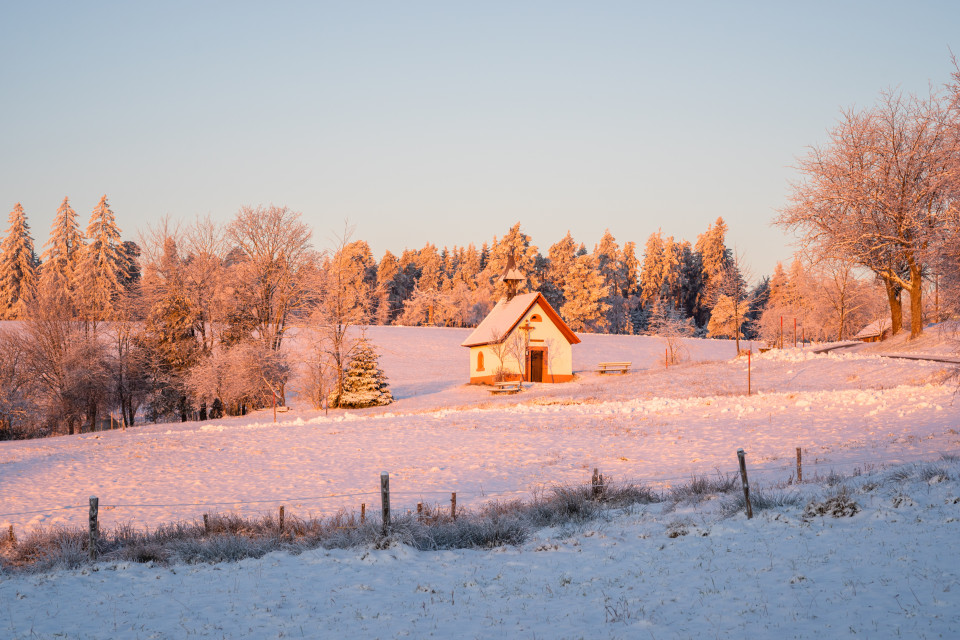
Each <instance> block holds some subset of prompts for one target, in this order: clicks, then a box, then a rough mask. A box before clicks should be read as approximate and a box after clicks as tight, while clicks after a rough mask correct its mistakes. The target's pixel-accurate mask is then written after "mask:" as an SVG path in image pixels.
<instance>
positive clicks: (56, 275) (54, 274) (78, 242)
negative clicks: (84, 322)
mask: <svg viewBox="0 0 960 640" xmlns="http://www.w3.org/2000/svg"><path fill="white" fill-rule="evenodd" d="M44 246H45V247H46V249H45V250H44V252H43V255H42V256H41V258H42V259H43V269H42V272H41V275H40V277H41V278H43V279H44V280H49V281H51V282H53V283H55V284H56V287H57V288H58V289H60V290H61V291H62V293H63V294H64V295H68V294H69V292H70V291H71V290H72V289H73V288H74V284H73V282H74V278H75V277H76V273H77V263H78V260H79V258H80V252H81V250H82V249H83V235H82V234H81V233H80V225H79V224H78V223H77V212H76V211H74V210H73V207H71V206H70V200H69V199H68V198H64V199H63V202H62V203H61V204H60V208H59V209H57V215H56V217H55V218H54V220H53V224H52V225H51V228H50V239H49V240H47V243H46V244H45V245H44Z"/></svg>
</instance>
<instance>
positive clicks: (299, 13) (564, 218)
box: [0, 0, 960, 276]
mask: <svg viewBox="0 0 960 640" xmlns="http://www.w3.org/2000/svg"><path fill="white" fill-rule="evenodd" d="M0 25H2V27H3V28H2V36H0V88H2V99H0V213H2V214H4V217H3V219H2V222H0V224H2V230H0V234H2V233H5V232H6V218H5V214H6V213H8V212H9V211H10V210H11V209H12V208H13V206H14V204H15V203H16V202H18V201H19V202H21V203H23V206H24V208H25V210H26V212H27V215H28V217H29V220H30V224H31V226H32V229H33V234H34V238H35V240H36V241H37V246H38V250H39V248H40V246H41V245H42V244H43V243H44V242H46V240H47V236H48V232H49V227H50V223H51V221H52V218H53V215H54V213H55V212H56V209H57V207H58V205H59V204H60V201H61V200H62V199H63V197H64V196H69V197H70V199H71V201H72V203H73V205H74V208H75V209H76V210H77V211H78V213H79V214H80V217H81V220H82V223H83V224H84V225H85V224H86V220H87V217H88V216H89V214H90V211H91V210H92V209H93V206H94V205H95V204H96V202H97V200H98V199H99V197H100V196H101V195H102V194H104V193H105V194H107V196H108V198H109V201H110V203H111V206H112V208H113V210H114V212H115V213H116V215H117V219H118V222H119V224H120V226H121V228H122V231H123V234H124V237H125V238H130V239H136V238H137V235H138V233H139V231H141V230H143V229H144V228H145V227H146V226H147V225H148V224H150V223H151V222H152V221H155V220H157V219H158V218H160V217H161V216H164V215H170V216H171V217H173V218H175V219H181V220H191V219H192V218H193V217H194V216H196V215H198V214H199V215H206V214H210V215H212V216H213V217H214V218H216V219H220V220H228V219H229V218H230V217H231V216H232V215H233V214H234V213H235V212H236V211H237V209H238V208H239V207H240V206H241V205H245V204H251V205H255V204H258V203H263V204H270V203H274V204H283V205H287V206H289V207H291V208H293V209H295V210H298V211H301V212H302V213H303V216H304V219H305V220H306V221H307V222H308V223H309V224H311V225H312V226H313V228H314V237H315V243H316V244H317V246H318V247H320V248H324V247H325V246H328V245H329V238H330V236H331V234H332V233H333V232H335V231H336V230H338V229H342V227H343V221H344V220H345V219H349V220H350V222H351V223H352V224H354V225H355V226H356V233H355V238H359V239H364V240H366V241H368V242H369V243H370V245H371V247H372V249H373V251H374V253H375V254H376V256H377V258H378V259H379V257H380V256H381V255H382V254H383V252H384V250H386V249H390V250H391V251H393V252H394V253H399V252H400V251H402V250H403V249H404V248H419V247H421V246H423V245H424V244H425V243H426V242H428V241H429V242H432V243H434V244H436V245H438V246H441V247H442V246H444V245H448V246H452V245H455V244H457V245H466V244H467V243H469V242H474V243H476V244H477V245H479V244H480V243H482V242H483V241H489V240H490V239H491V238H492V237H493V236H494V235H498V236H499V235H502V234H503V233H504V232H505V231H506V230H507V229H508V228H509V227H510V226H511V225H512V224H514V223H516V222H518V221H519V222H521V223H522V225H523V228H524V229H525V231H526V232H527V233H529V234H530V235H532V237H533V241H534V243H535V244H536V245H537V246H538V247H540V249H541V250H542V251H543V253H544V254H545V253H546V251H547V248H548V247H549V246H550V245H551V244H553V243H554V242H556V241H557V240H559V239H560V238H561V237H562V236H563V235H564V234H565V233H566V231H567V230H568V229H569V230H570V231H571V232H572V234H573V236H574V238H575V239H576V240H577V241H580V242H584V243H585V244H586V245H587V246H588V248H592V247H593V245H594V244H595V243H596V242H597V241H598V240H599V239H600V236H601V235H602V234H603V231H604V229H605V228H609V229H610V230H611V232H612V233H613V234H614V236H615V237H616V238H617V240H618V241H619V242H620V244H621V245H622V244H623V243H624V242H626V241H628V240H634V241H636V242H637V243H638V245H640V246H641V248H642V245H643V243H644V242H645V241H646V238H647V236H649V234H650V233H651V232H654V231H656V230H657V229H658V228H660V229H662V230H663V232H664V233H665V234H667V235H673V236H676V237H683V238H687V239H689V240H691V241H693V240H695V239H696V236H697V234H698V233H700V232H702V231H704V230H705V229H706V227H707V225H708V224H710V223H711V222H712V221H713V220H715V219H716V218H717V216H723V217H724V219H726V220H727V222H728V224H729V226H730V234H729V236H728V244H730V245H736V247H737V249H738V250H740V251H741V252H742V253H743V254H744V256H745V259H746V262H747V263H748V264H749V265H751V267H752V271H753V272H754V275H755V276H758V275H762V274H768V273H770V272H771V271H772V269H773V266H774V264H775V262H776V261H777V260H780V259H782V260H786V259H789V258H790V256H791V254H792V252H793V249H792V247H791V246H790V240H789V238H787V237H786V236H785V235H784V234H783V232H782V231H781V230H779V229H777V228H774V227H771V226H770V220H771V218H772V217H773V216H774V214H775V211H776V209H777V208H779V207H782V206H783V205H784V204H785V202H786V197H787V194H788V192H789V186H788V185H789V181H790V180H791V179H792V178H793V176H794V172H793V170H792V169H791V166H792V165H793V163H794V161H795V158H796V157H798V156H799V155H802V154H803V153H804V148H805V146H806V145H810V144H815V143H819V142H822V141H823V140H824V138H825V132H826V130H827V129H828V128H829V127H830V126H832V124H833V123H834V122H835V120H836V118H837V116H838V114H839V112H840V109H841V107H849V106H854V105H860V106H866V105H870V104H872V103H873V102H874V100H875V98H876V96H877V94H878V92H879V91H880V90H881V89H884V88H887V87H901V88H902V89H904V90H907V91H919V92H925V91H926V90H927V87H928V86H929V85H930V84H933V85H942V84H943V83H945V82H946V81H947V80H948V79H949V76H950V72H951V69H952V66H951V63H950V50H951V49H953V50H954V51H956V52H958V53H960V3H957V2H947V1H945V2H904V1H902V0H901V1H899V2H885V1H877V0H873V1H869V2H866V1H864V2H840V1H832V2H770V1H766V2H755V3H737V2H702V3H695V2H673V3H670V2H639V1H637V2H555V1H550V2H472V3H466V2H336V3H334V2H330V3H324V2H303V3H290V2H270V3H267V2H263V3H243V2H223V3H217V2H182V3H180V2H152V3H151V2H117V3H101V2H64V3H51V2H42V1H40V2H14V1H12V0H5V1H4V2H2V4H0Z"/></svg>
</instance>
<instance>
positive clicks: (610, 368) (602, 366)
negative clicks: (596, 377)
mask: <svg viewBox="0 0 960 640" xmlns="http://www.w3.org/2000/svg"><path fill="white" fill-rule="evenodd" d="M631 364H633V363H632V362H600V363H598V364H597V373H600V374H603V373H627V372H628V371H630V365H631Z"/></svg>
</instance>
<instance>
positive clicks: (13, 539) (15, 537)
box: [10, 525, 17, 544]
mask: <svg viewBox="0 0 960 640" xmlns="http://www.w3.org/2000/svg"><path fill="white" fill-rule="evenodd" d="M10 544H17V536H15V535H13V525H10Z"/></svg>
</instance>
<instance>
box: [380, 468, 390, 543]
mask: <svg viewBox="0 0 960 640" xmlns="http://www.w3.org/2000/svg"><path fill="white" fill-rule="evenodd" d="M380 505H381V508H382V512H383V535H387V533H388V532H389V531H390V474H389V473H387V472H386V471H384V472H382V473H381V474H380Z"/></svg>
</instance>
